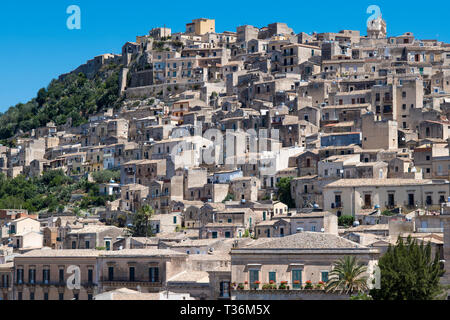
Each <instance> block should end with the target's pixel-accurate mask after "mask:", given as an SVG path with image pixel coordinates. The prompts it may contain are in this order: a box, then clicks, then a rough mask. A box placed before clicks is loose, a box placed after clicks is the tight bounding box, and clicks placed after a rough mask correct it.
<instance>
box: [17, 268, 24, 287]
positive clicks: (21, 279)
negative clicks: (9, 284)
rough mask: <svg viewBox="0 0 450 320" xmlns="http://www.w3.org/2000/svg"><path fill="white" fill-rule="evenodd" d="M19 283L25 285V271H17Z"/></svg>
mask: <svg viewBox="0 0 450 320" xmlns="http://www.w3.org/2000/svg"><path fill="white" fill-rule="evenodd" d="M17 283H18V284H22V283H23V269H17Z"/></svg>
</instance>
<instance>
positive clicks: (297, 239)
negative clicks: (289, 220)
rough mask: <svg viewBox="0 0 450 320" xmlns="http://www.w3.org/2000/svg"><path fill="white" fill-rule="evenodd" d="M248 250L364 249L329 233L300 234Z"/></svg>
mask: <svg viewBox="0 0 450 320" xmlns="http://www.w3.org/2000/svg"><path fill="white" fill-rule="evenodd" d="M246 248H249V249H356V248H366V247H364V246H361V245H359V244H357V243H355V242H352V241H350V240H347V239H344V238H342V237H339V236H336V235H334V234H330V233H321V232H300V233H297V234H294V235H291V236H287V237H283V238H277V239H275V240H272V241H266V242H264V243H261V244H255V245H250V246H248V247H246Z"/></svg>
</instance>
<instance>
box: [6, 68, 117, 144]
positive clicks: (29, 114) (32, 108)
mask: <svg viewBox="0 0 450 320" xmlns="http://www.w3.org/2000/svg"><path fill="white" fill-rule="evenodd" d="M119 70H120V66H118V65H109V66H106V67H104V68H103V69H102V70H100V72H98V74H97V75H96V77H95V78H94V79H88V78H87V77H86V76H85V75H84V74H83V73H79V74H73V73H72V74H68V75H66V76H64V77H61V78H60V79H57V80H53V81H52V82H51V83H50V85H49V86H48V87H47V88H42V89H40V90H39V92H38V93H37V96H36V98H33V99H32V100H31V101H29V102H27V103H25V104H22V103H19V104H17V105H16V106H14V107H11V108H9V110H8V111H6V112H5V113H4V114H0V139H2V140H5V139H9V138H11V137H13V136H14V135H15V134H17V133H20V132H26V131H29V130H31V129H35V128H39V127H42V126H45V125H46V124H47V123H48V122H49V121H54V122H55V124H56V125H63V124H65V123H66V121H67V119H68V118H69V117H71V118H72V125H73V126H78V125H80V124H82V123H84V122H86V120H87V119H88V118H89V116H90V115H92V114H95V113H97V112H99V111H102V110H105V109H106V108H107V107H116V106H117V101H118V99H119Z"/></svg>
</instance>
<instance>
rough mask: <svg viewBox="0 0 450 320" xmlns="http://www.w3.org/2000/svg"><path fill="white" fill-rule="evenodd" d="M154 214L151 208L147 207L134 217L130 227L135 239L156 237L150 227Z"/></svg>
mask: <svg viewBox="0 0 450 320" xmlns="http://www.w3.org/2000/svg"><path fill="white" fill-rule="evenodd" d="M154 212H155V211H154V210H153V208H152V207H151V206H149V205H145V206H143V207H142V208H141V209H139V210H138V212H136V213H135V214H134V215H133V223H132V225H131V226H130V227H129V230H130V233H131V235H132V236H133V237H152V236H153V235H154V234H153V230H152V227H151V225H150V219H151V218H152V216H153V214H154Z"/></svg>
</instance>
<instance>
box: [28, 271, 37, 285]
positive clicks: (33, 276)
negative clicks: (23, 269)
mask: <svg viewBox="0 0 450 320" xmlns="http://www.w3.org/2000/svg"><path fill="white" fill-rule="evenodd" d="M28 282H29V283H36V269H30V270H28Z"/></svg>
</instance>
